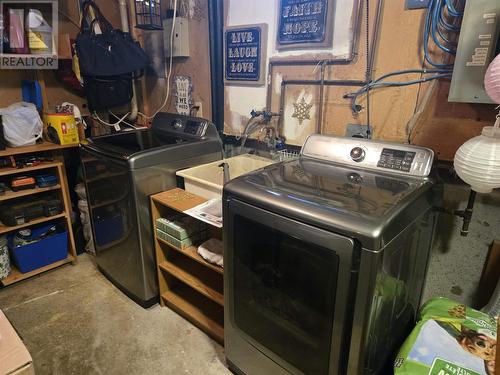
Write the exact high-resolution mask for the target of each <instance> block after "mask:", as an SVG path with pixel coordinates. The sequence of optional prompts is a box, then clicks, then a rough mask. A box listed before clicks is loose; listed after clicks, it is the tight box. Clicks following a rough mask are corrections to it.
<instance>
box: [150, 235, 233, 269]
mask: <svg viewBox="0 0 500 375" xmlns="http://www.w3.org/2000/svg"><path fill="white" fill-rule="evenodd" d="M156 239H157V240H158V242H160V243H161V244H165V245H166V246H168V247H170V248H171V249H173V250H175V251H177V252H179V253H181V254H184V255H185V256H187V257H189V258H191V259H193V260H194V261H196V262H198V263H200V264H201V265H203V266H205V267H208V268H210V269H211V270H213V271H215V272H218V273H220V274H221V275H223V274H224V269H223V268H222V267H220V266H216V265H215V264H212V263H208V262H207V261H206V260H205V259H203V258H202V257H201V256H200V254H198V248H197V247H196V246H190V247H187V248H184V249H179V248H178V247H176V246H174V245H172V244H170V243H168V242H167V241H165V240H162V239H161V238H159V237H156Z"/></svg>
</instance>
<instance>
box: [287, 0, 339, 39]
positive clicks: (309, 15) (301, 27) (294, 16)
mask: <svg viewBox="0 0 500 375" xmlns="http://www.w3.org/2000/svg"><path fill="white" fill-rule="evenodd" d="M332 2H333V0H279V6H278V30H277V47H278V49H285V48H298V47H314V46H317V47H321V46H328V45H329V44H330V43H331V38H330V34H331V32H332V31H331V30H332V28H331V24H332V23H333V22H330V21H329V20H330V19H332V18H331V13H332V12H331V3H332Z"/></svg>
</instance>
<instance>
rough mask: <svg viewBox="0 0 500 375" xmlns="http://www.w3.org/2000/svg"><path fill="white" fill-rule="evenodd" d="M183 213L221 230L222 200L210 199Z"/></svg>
mask: <svg viewBox="0 0 500 375" xmlns="http://www.w3.org/2000/svg"><path fill="white" fill-rule="evenodd" d="M184 213H185V214H186V215H189V216H192V217H194V218H196V219H198V220H201V221H203V222H205V223H208V224H210V225H213V226H215V227H217V228H222V198H215V199H211V200H209V201H207V202H205V203H202V204H199V205H198V206H196V207H193V208H191V209H189V210H186V211H184Z"/></svg>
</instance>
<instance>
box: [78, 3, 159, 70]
mask: <svg viewBox="0 0 500 375" xmlns="http://www.w3.org/2000/svg"><path fill="white" fill-rule="evenodd" d="M90 10H92V11H93V16H94V18H93V21H91V22H90V24H89V19H91V18H92V17H91V15H90ZM96 25H98V27H99V29H100V31H101V33H100V34H97V33H96V32H95V29H96ZM76 51H77V54H78V61H79V64H80V71H81V73H82V75H84V76H101V77H102V76H107V77H110V76H115V75H122V74H131V73H135V72H137V71H141V70H143V69H145V68H146V67H147V66H148V65H149V63H150V61H149V57H148V55H146V53H145V52H144V50H143V49H142V48H141V47H140V45H139V44H138V43H137V42H136V41H134V39H132V37H131V36H130V34H129V33H125V32H123V31H121V30H118V29H114V28H113V26H112V25H111V23H110V22H109V21H108V20H107V19H106V18H105V17H104V16H103V14H102V13H101V11H100V9H99V7H98V6H97V5H96V4H95V3H94V1H90V0H88V1H86V2H85V3H84V4H83V10H82V21H81V24H80V33H79V34H78V36H77V38H76Z"/></svg>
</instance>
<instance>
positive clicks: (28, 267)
mask: <svg viewBox="0 0 500 375" xmlns="http://www.w3.org/2000/svg"><path fill="white" fill-rule="evenodd" d="M52 225H54V224H51V225H43V226H39V227H32V228H31V235H32V237H37V236H39V235H41V234H43V233H44V232H46V231H47V230H48V229H49V228H50V227H51V226H52ZM13 237H14V235H11V236H10V237H9V249H10V254H11V256H12V260H13V261H14V264H15V265H16V267H17V268H18V269H19V271H21V272H22V273H26V272H30V271H33V270H36V269H37V268H40V267H43V266H47V265H49V264H51V263H54V262H57V261H60V260H63V259H66V258H67V257H68V232H67V231H64V232H61V233H58V234H55V235H53V236H50V237H47V238H45V239H43V240H41V241H38V242H35V243H31V244H28V245H24V246H18V247H14V246H13V245H12V239H13Z"/></svg>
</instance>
